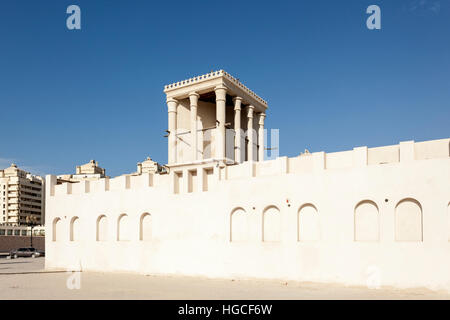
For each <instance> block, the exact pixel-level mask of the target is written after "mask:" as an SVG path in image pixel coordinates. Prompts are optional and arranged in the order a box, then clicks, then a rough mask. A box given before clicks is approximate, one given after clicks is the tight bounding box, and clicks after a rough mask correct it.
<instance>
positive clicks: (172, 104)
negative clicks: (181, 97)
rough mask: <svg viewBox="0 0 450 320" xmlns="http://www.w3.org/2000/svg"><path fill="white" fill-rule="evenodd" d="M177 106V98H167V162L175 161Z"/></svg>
mask: <svg viewBox="0 0 450 320" xmlns="http://www.w3.org/2000/svg"><path fill="white" fill-rule="evenodd" d="M177 106H178V101H177V100H175V99H173V98H169V99H167V111H168V116H169V128H168V131H169V143H168V145H169V152H168V162H169V164H173V163H176V162H177Z"/></svg>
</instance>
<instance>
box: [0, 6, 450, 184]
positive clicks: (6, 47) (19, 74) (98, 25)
mask: <svg viewBox="0 0 450 320" xmlns="http://www.w3.org/2000/svg"><path fill="white" fill-rule="evenodd" d="M71 4H76V5H78V6H80V8H81V19H82V21H81V26H82V29H81V30H75V31H73V30H72V31H71V30H68V29H67V28H66V18H67V17H68V15H67V14H66V8H67V7H68V6H69V5H71ZM371 4H376V5H379V6H380V8H381V19H382V22H381V27H382V28H381V30H368V29H367V27H366V19H367V17H368V14H366V12H365V11H366V8H367V7H368V6H369V5H371ZM0 48H1V50H0V130H1V133H0V140H1V141H2V143H1V145H0V167H6V166H8V165H9V163H10V162H11V161H15V162H16V163H17V164H18V165H19V166H21V167H24V168H26V169H28V170H31V171H32V172H33V173H38V174H49V173H51V174H62V173H71V172H74V170H75V166H76V165H79V164H82V163H86V162H88V161H89V160H90V159H95V160H97V161H99V162H100V165H101V166H103V167H105V168H106V170H107V174H109V175H111V176H116V175H120V174H122V173H129V172H132V171H134V170H135V169H136V163H137V162H138V161H142V160H144V159H145V157H146V156H151V157H152V158H153V159H154V160H156V161H158V162H160V163H166V161H167V145H166V138H164V137H163V135H164V130H165V129H166V128H167V107H166V105H165V96H164V93H163V86H164V85H165V84H169V83H172V82H175V81H178V80H183V79H185V78H189V77H192V76H195V75H199V74H203V73H207V72H209V71H210V70H212V69H214V70H218V69H224V70H226V71H227V72H229V73H231V74H233V75H235V76H236V77H238V78H240V79H241V80H242V81H243V82H244V83H245V84H246V85H247V86H248V87H249V88H251V89H252V90H254V91H255V92H256V93H258V94H259V95H260V96H262V97H263V98H264V99H266V100H267V101H268V103H269V110H268V115H267V119H266V127H268V128H279V129H280V154H281V155H287V156H296V155H298V154H299V153H300V152H301V151H303V150H304V149H305V148H307V149H309V150H310V151H311V152H315V151H326V152H333V151H340V150H348V149H352V148H353V147H355V146H362V145H367V146H369V147H374V146H381V145H389V144H397V143H398V142H399V141H405V140H416V141H423V140H430V139H440V138H448V137H450V130H449V128H450V125H449V119H450V1H449V0H440V1H433V0H404V1H400V0H399V1H374V0H371V1H365V0H345V1H336V0H334V1H320V0H319V1H318V0H314V1H313V0H310V1H298V0H297V1H281V0H280V1H261V0H258V1H243V0H241V1H234V0H229V1H213V0H209V1H206V0H205V1H200V0H198V1H158V2H156V1H143V0H142V1H100V0H89V1H84V0H71V1H65V0H45V1H44V0H41V1H35V0H34V1H31V0H30V1H19V0H3V1H2V2H1V4H0Z"/></svg>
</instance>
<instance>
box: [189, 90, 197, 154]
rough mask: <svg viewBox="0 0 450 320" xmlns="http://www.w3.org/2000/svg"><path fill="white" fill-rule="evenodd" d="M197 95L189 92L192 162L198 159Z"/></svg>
mask: <svg viewBox="0 0 450 320" xmlns="http://www.w3.org/2000/svg"><path fill="white" fill-rule="evenodd" d="M199 96H200V95H199V94H198V93H196V92H191V93H190V94H189V100H190V102H191V148H192V161H195V160H197V159H198V142H197V130H198V128H197V105H198V98H199Z"/></svg>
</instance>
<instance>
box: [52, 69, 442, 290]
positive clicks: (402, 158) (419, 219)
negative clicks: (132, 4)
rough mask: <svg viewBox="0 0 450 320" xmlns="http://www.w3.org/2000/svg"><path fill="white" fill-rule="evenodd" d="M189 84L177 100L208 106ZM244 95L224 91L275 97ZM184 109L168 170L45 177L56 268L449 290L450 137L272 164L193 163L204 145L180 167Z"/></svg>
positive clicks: (248, 99)
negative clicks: (71, 179)
mask: <svg viewBox="0 0 450 320" xmlns="http://www.w3.org/2000/svg"><path fill="white" fill-rule="evenodd" d="M225 74H226V73H225ZM221 77H222V78H221ZM223 77H228V76H224V75H223V74H222V76H220V75H219V76H218V77H216V78H214V77H213V80H214V81H216V80H217V79H219V78H220V79H222V80H220V81H223ZM230 77H231V76H230ZM197 78H200V77H196V78H194V80H192V82H193V83H192V85H199V82H200V80H202V79H199V80H196V79H197ZM233 79H234V78H233ZM208 81H209V80H208ZM208 81H205V82H203V84H202V85H205V83H206V84H208ZM214 81H213V82H214ZM236 81H237V80H236ZM183 85H188V83H184V84H183V83H180V84H179V85H175V87H176V88H179V87H180V88H179V89H183V88H184V89H185V91H183V92H182V93H180V92H178V93H176V94H175V92H173V91H170V89H172V87H171V86H174V85H171V86H166V90H165V91H166V94H168V101H172V99H173V100H176V101H180V99H181V98H182V96H178V94H182V95H185V94H188V96H189V95H190V96H195V98H194V99H193V100H190V102H192V103H193V105H195V104H196V102H198V101H197V100H196V98H199V99H200V100H201V99H202V95H204V96H203V97H208V95H207V94H206V95H205V92H202V91H201V90H203V89H201V88H200V89H201V90H198V91H193V90H192V89H193V88H186V87H183ZM209 85H211V83H209ZM213 85H214V86H212V87H211V88H213V90H216V91H217V84H216V83H213ZM233 86H234V87H233ZM233 86H232V85H231V84H230V83H225V88H226V89H225V91H226V92H227V94H228V93H230V92H231V93H232V95H234V97H233V96H232V97H226V98H224V99H225V100H226V101H229V100H230V99H229V98H231V99H232V101H233V103H235V101H240V102H242V103H243V104H244V105H245V104H247V105H249V104H250V103H253V104H255V105H256V104H257V103H259V104H260V105H259V106H258V108H259V109H258V108H256V107H255V110H257V111H258V112H261V113H263V112H264V116H265V109H266V108H267V104H266V102H265V101H264V100H262V99H261V98H256V97H255V96H256V95H255V94H254V93H248V94H247V95H244V94H243V92H240V93H238V94H240V95H239V96H236V94H237V93H236V90H237V88H244V86H243V85H241V84H240V83H238V82H235V83H234V84H233ZM230 87H231V88H230ZM202 88H205V87H202ZM245 88H246V87H245ZM168 89H169V90H168ZM197 89H198V88H197ZM220 89H223V88H220ZM205 90H206V89H205ZM233 90H235V91H233ZM242 90H244V91H245V89H242ZM247 90H248V89H247ZM206 93H207V92H206ZM196 94H197V95H198V97H197V96H196ZM216 94H217V92H216ZM220 95H222V97H223V94H222V93H219V94H217V95H216V97H217V96H220ZM180 97H181V98H180ZM236 97H238V98H236ZM205 99H208V98H205ZM218 100H219V101H222V99H218ZM217 104H220V102H219V103H217V102H216V107H217ZM175 108H176V106H175V102H174V103H173V104H172V102H170V103H169V131H171V130H170V128H171V126H172V128H171V129H172V132H169V141H168V144H169V164H168V165H167V169H168V170H167V171H165V172H164V173H162V174H161V173H160V174H158V173H156V174H153V173H142V174H140V175H134V176H133V175H131V176H130V175H124V176H120V177H116V178H113V179H109V178H104V179H99V180H97V181H82V182H80V183H76V184H71V183H64V184H57V183H56V177H55V176H47V177H46V221H47V225H46V228H47V229H46V234H47V237H46V268H48V269H51V268H59V267H63V268H69V269H79V268H81V269H82V270H99V271H134V272H142V273H146V274H178V275H198V276H207V277H222V278H267V279H284V280H299V281H318V282H330V283H343V284H352V285H369V284H375V285H378V284H379V285H381V286H383V285H389V286H396V287H429V288H432V289H444V290H447V291H450V182H449V181H450V139H442V140H434V141H426V142H417V143H415V142H413V141H407V142H401V143H400V144H399V145H393V146H386V147H379V148H367V147H358V148H354V149H353V150H349V151H343V152H335V153H325V152H316V153H306V154H302V155H300V156H298V157H294V158H287V157H279V158H277V159H275V160H268V161H263V159H262V157H259V156H257V157H256V158H255V157H254V156H253V158H251V157H250V158H249V157H248V154H249V153H248V152H246V153H247V160H246V161H245V160H244V159H241V158H239V157H237V158H234V159H231V160H232V161H231V162H229V161H228V160H230V159H225V158H227V157H225V155H224V153H222V152H221V151H220V152H219V156H217V155H215V156H214V157H212V158H211V159H209V158H205V157H202V158H196V157H197V156H198V155H199V154H200V155H201V153H198V154H197V152H194V151H193V150H197V149H196V148H195V147H193V148H191V149H186V150H184V153H183V154H189V156H186V158H183V159H182V160H181V159H180V158H177V157H176V156H175V154H176V152H175V151H174V152H173V153H171V151H170V150H171V147H170V145H171V144H172V147H173V144H177V140H176V138H175V137H172V138H170V135H171V134H172V133H173V129H174V128H173V126H174V125H175V124H176V123H177V121H179V120H180V119H173V118H172V119H171V117H173V115H170V113H173V112H174V110H176V109H175ZM200 108H201V107H198V109H200ZM204 108H207V106H206V104H205V105H204ZM225 108H229V106H228V104H227V103H225ZM194 109H195V107H194ZM170 110H172V111H170ZM217 110H219V111H220V112H223V105H222V106H221V105H219V106H218V107H217ZM189 111H192V109H189ZM204 111H205V110H204ZM231 111H236V108H235V109H234V110H231ZM194 112H198V110H194ZM205 112H207V111H205ZM177 114H178V115H179V113H177ZM234 115H235V116H236V112H235V113H234ZM219 116H220V115H219ZM219 116H218V113H217V112H216V118H218V117H219ZM222 116H223V113H222ZM191 117H192V113H190V114H187V115H186V117H184V116H183V119H192V118H191ZM220 117H221V116H220ZM239 118H240V119H241V120H249V119H251V118H250V117H248V118H247V119H242V118H241V117H239ZM221 119H222V118H221ZM183 121H184V120H183ZM249 121H250V120H249ZM251 121H252V120H251ZM222 122H223V119H222ZM239 122H240V123H242V122H243V121H234V127H235V128H236V126H237V125H239ZM190 123H191V126H190V127H189V129H190V128H193V129H194V130H191V132H196V131H195V124H194V121H191V122H190ZM196 123H197V122H196ZM216 129H217V130H218V131H220V130H222V129H223V128H222V127H221V125H220V123H219V124H218V125H217V127H216ZM194 140H195V138H194ZM234 141H235V142H236V141H237V140H234ZM262 142H263V141H262ZM196 144H197V148H198V141H197V142H194V143H193V144H191V146H192V145H194V146H195V145H196ZM215 145H216V147H217V146H219V148H220V150H224V149H223V147H224V146H223V144H222V143H221V142H220V141H217V140H215ZM237 145H238V143H235V147H236V146H237ZM262 145H264V144H262ZM172 150H173V149H172ZM260 150H261V149H260ZM195 154H197V155H195ZM250 154H251V152H250ZM234 155H236V153H235V154H234ZM189 157H190V158H189ZM233 157H234V156H233ZM252 159H253V160H252ZM225 160H227V161H225ZM242 160H244V161H242ZM257 160H259V161H257Z"/></svg>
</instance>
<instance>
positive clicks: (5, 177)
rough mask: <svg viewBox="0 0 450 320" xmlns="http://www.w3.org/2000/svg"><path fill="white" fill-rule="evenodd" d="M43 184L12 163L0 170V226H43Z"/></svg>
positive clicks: (39, 179) (40, 180) (40, 179)
mask: <svg viewBox="0 0 450 320" xmlns="http://www.w3.org/2000/svg"><path fill="white" fill-rule="evenodd" d="M43 182H44V179H43V178H41V177H39V176H35V175H32V174H31V173H29V172H26V171H24V170H21V169H19V168H18V167H17V165H16V164H14V163H13V164H11V166H10V167H9V168H6V169H4V170H0V213H1V215H0V217H1V218H0V224H10V225H16V226H18V225H24V224H29V223H32V224H35V225H38V224H44V222H45V221H44V217H45V216H44V203H43V202H44V186H43ZM27 219H28V220H27ZM30 219H31V220H30Z"/></svg>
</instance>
